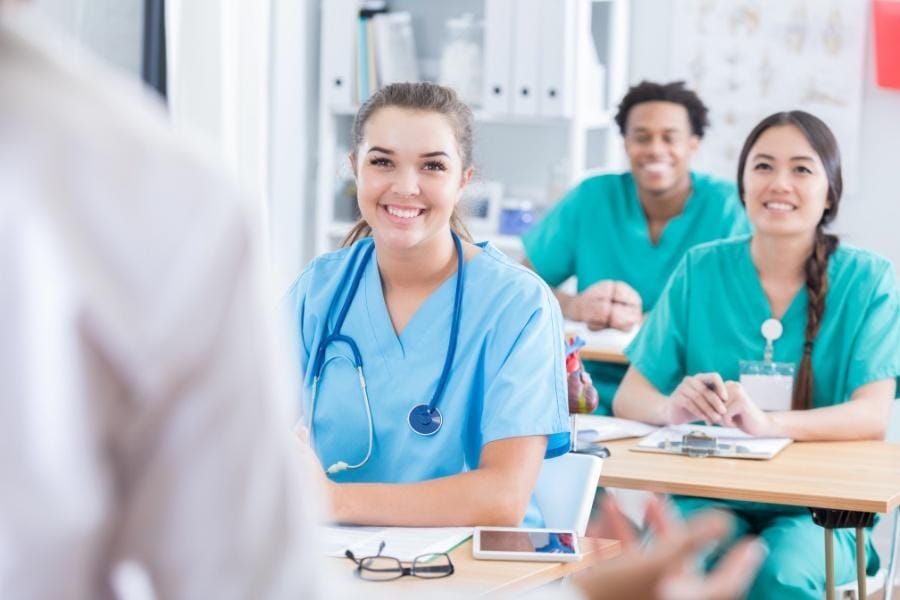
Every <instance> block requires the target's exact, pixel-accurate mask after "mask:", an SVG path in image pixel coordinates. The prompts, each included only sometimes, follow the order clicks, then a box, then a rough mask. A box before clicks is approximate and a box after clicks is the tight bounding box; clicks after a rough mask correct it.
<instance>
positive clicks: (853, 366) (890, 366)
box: [847, 263, 900, 397]
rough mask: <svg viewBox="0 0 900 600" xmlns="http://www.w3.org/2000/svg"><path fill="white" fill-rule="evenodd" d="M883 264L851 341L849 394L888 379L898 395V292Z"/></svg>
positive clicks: (887, 269) (899, 293) (899, 312)
mask: <svg viewBox="0 0 900 600" xmlns="http://www.w3.org/2000/svg"><path fill="white" fill-rule="evenodd" d="M883 264H884V267H883V268H882V272H881V273H880V274H879V275H876V278H877V284H876V285H875V286H874V288H873V291H872V295H871V298H870V300H869V303H868V306H867V307H866V316H865V318H864V319H863V322H862V325H861V326H860V329H859V333H858V334H857V336H856V340H855V341H854V349H853V354H852V356H851V358H850V366H849V368H848V370H847V387H848V389H849V390H850V393H851V394H852V393H853V391H855V390H856V389H857V388H858V387H860V386H862V385H865V384H867V383H872V382H874V381H879V380H882V379H891V378H896V379H897V380H898V381H897V383H898V386H897V387H898V392H900V291H898V288H897V280H896V278H895V277H894V271H893V268H892V266H891V264H890V263H883ZM895 397H900V393H895Z"/></svg>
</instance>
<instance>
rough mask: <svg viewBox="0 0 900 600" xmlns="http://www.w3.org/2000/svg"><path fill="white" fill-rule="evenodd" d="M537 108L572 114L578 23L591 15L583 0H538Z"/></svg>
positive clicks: (550, 113) (545, 113)
mask: <svg viewBox="0 0 900 600" xmlns="http://www.w3.org/2000/svg"><path fill="white" fill-rule="evenodd" d="M540 4H541V6H540V28H541V32H540V40H541V41H540V46H539V47H540V67H539V71H538V81H539V85H538V90H539V92H538V112H539V113H540V114H541V115H542V116H545V117H571V116H572V113H573V112H574V109H575V97H574V96H575V94H574V89H575V61H576V56H575V51H576V47H577V39H578V38H577V35H576V34H577V24H578V22H579V21H578V19H579V17H581V18H582V19H584V18H589V17H590V6H589V5H586V4H585V1H584V0H540Z"/></svg>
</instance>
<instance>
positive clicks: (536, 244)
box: [522, 186, 581, 287]
mask: <svg viewBox="0 0 900 600" xmlns="http://www.w3.org/2000/svg"><path fill="white" fill-rule="evenodd" d="M580 196H581V186H578V187H576V188H574V189H572V190H571V191H569V193H568V194H566V195H565V196H564V197H563V199H562V200H560V201H559V202H557V203H556V204H555V205H554V206H553V208H552V209H550V211H549V212H547V214H546V215H544V218H542V219H541V220H540V221H539V222H538V223H537V224H536V225H535V226H534V227H532V228H531V229H529V230H528V231H527V232H526V233H525V234H524V235H523V236H522V245H523V246H524V247H525V256H526V257H527V258H528V261H529V262H531V264H532V266H534V270H535V272H536V273H537V274H538V275H540V276H541V278H542V279H543V280H544V281H546V282H547V283H548V284H549V285H551V286H552V287H556V286H558V285H559V284H561V283H562V282H564V281H565V280H566V279H568V278H569V277H571V276H572V275H574V274H575V256H576V243H575V242H576V235H577V232H578V221H579V213H580V212H581V211H580V205H581V202H580Z"/></svg>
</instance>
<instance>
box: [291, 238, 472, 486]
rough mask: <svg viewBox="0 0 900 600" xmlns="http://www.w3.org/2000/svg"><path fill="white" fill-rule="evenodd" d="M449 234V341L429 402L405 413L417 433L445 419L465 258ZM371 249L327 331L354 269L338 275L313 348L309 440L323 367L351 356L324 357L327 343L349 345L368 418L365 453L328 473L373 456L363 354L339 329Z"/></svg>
mask: <svg viewBox="0 0 900 600" xmlns="http://www.w3.org/2000/svg"><path fill="white" fill-rule="evenodd" d="M451 234H452V235H453V244H454V245H455V246H456V274H457V275H456V295H455V296H454V299H453V320H452V321H451V325H450V344H449V346H448V348H447V356H446V358H445V359H444V369H443V370H442V371H441V377H440V379H438V384H437V388H436V389H435V391H434V396H433V397H432V398H431V402H429V403H428V404H417V405H415V406H413V407H412V409H410V411H409V414H408V415H407V417H406V420H407V422H408V423H409V428H410V429H412V430H413V431H414V432H416V433H417V434H419V435H423V436H430V435H434V434H435V433H437V432H438V430H439V429H440V428H441V425H442V424H443V422H444V417H443V415H441V411H440V409H439V408H438V406H437V405H438V402H440V399H441V396H442V395H443V394H444V389H445V388H446V387H447V380H448V379H449V377H450V368H451V366H452V365H453V355H454V354H455V353H456V342H457V340H458V339H459V315H460V309H461V308H462V295H463V280H464V272H463V268H464V262H465V261H464V260H463V248H462V241H461V240H460V239H459V236H458V235H456V233H455V232H451ZM374 251H375V244H374V243H372V244H369V247H368V248H366V250H365V252H363V254H362V258H361V259H360V261H359V265H358V266H357V268H356V271H355V272H354V273H353V281H352V282H351V283H350V288H349V290H348V292H347V298H346V299H345V300H344V305H343V306H342V307H341V311H340V313H339V314H338V317H337V320H336V321H335V323H334V329H332V330H331V331H330V332H329V331H328V317H330V316H331V315H332V314H333V313H334V311H335V309H336V308H337V303H338V300H340V297H341V292H342V291H343V290H344V288H345V287H346V286H347V280H348V278H349V276H350V273H351V272H353V269H351V268H348V269H347V270H346V271H345V272H344V276H343V277H342V278H341V281H340V283H339V284H338V287H337V290H336V291H335V294H334V296H333V297H332V299H331V306H329V308H328V313H327V314H326V318H325V328H324V330H323V334H322V339H321V341H320V342H319V346H318V348H316V357H315V360H314V361H313V368H312V372H313V383H312V400H311V402H310V410H309V431H310V442H312V436H313V418H314V417H315V410H316V399H317V397H318V389H319V380H320V379H321V378H322V373H323V372H324V371H325V367H326V366H327V365H328V363H330V362H331V361H333V360H337V359H344V360H347V361H349V360H350V359H348V358H346V357H345V356H343V355H336V356H333V357H332V358H330V359H328V360H327V361H326V360H325V351H326V350H327V349H328V345H329V344H332V343H336V342H343V343H344V344H347V346H348V347H349V348H350V351H351V352H352V353H353V366H354V367H356V373H357V376H358V377H359V388H360V390H362V396H363V405H364V407H365V410H366V419H367V421H368V433H369V447H368V450H367V451H366V455H365V457H364V458H363V459H362V460H361V461H359V462H358V463H356V464H355V465H351V464H347V463H346V462H345V461H342V460H339V461H337V462H336V463H334V464H333V465H331V466H329V467H328V468H327V469H326V471H327V472H328V473H338V472H340V471H343V470H345V469H359V468H360V467H362V466H363V465H365V464H366V463H367V462H369V459H370V458H371V457H372V446H373V444H372V441H373V437H374V425H373V423H372V409H371V407H370V406H369V395H368V393H367V392H366V376H365V375H364V374H363V360H362V355H361V354H360V352H359V347H358V346H357V345H356V342H355V341H354V340H353V338H351V337H350V336H348V335H344V334H342V333H341V327H342V326H343V325H344V319H346V318H347V313H348V312H349V311H350V305H351V304H352V303H353V298H354V297H355V296H356V291H357V289H358V288H359V282H360V281H361V280H362V277H363V274H364V273H365V271H366V266H367V265H368V263H369V260H371V258H372V254H373V252H374Z"/></svg>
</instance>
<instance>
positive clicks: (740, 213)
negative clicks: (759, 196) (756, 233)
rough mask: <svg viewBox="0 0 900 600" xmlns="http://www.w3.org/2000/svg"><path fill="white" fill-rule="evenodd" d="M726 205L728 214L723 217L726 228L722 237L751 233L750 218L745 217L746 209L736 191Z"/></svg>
mask: <svg viewBox="0 0 900 600" xmlns="http://www.w3.org/2000/svg"><path fill="white" fill-rule="evenodd" d="M727 206H728V208H727V209H726V212H727V213H728V216H727V218H726V219H725V223H726V227H727V230H726V231H725V232H724V235H723V236H722V237H723V238H730V237H735V236H738V235H747V234H750V233H752V232H753V228H752V227H751V226H750V219H748V218H747V211H746V210H745V209H744V205H743V204H741V202H740V200H739V199H738V196H737V192H735V193H734V197H733V200H731V201H729V202H728V203H727Z"/></svg>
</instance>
